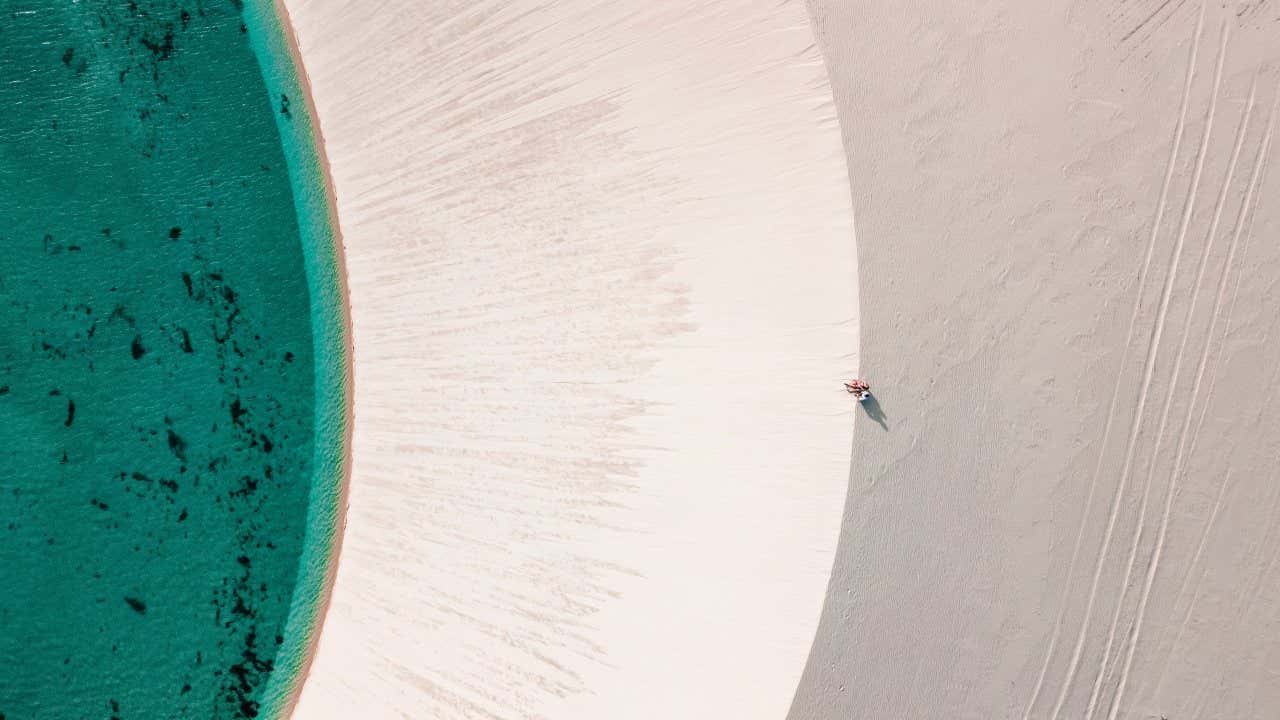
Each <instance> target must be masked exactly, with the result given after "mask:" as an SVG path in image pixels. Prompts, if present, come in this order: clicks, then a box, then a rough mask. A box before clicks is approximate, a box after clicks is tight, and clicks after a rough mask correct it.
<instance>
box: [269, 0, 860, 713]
mask: <svg viewBox="0 0 1280 720" xmlns="http://www.w3.org/2000/svg"><path fill="white" fill-rule="evenodd" d="M285 5H286V7H287V10H288V13H289V15H290V20H291V22H292V23H293V27H294V29H295V32H296V36H297V39H298V44H299V48H300V56H301V58H302V63H303V65H304V67H305V70H306V72H307V75H308V76H309V80H310V84H311V87H312V90H313V99H314V101H315V106H316V109H317V113H318V117H319V125H320V129H321V131H322V133H323V135H324V138H325V152H326V154H327V157H328V159H329V162H330V169H331V173H332V177H333V182H334V187H335V191H336V197H337V211H338V216H339V223H340V226H341V231H342V235H343V238H344V242H345V251H346V264H347V269H348V272H349V278H348V280H349V288H350V300H351V317H352V327H353V333H354V344H355V356H354V358H355V359H354V375H355V382H354V388H355V410H354V431H353V433H354V434H353V458H352V473H351V484H350V490H349V493H350V495H349V502H350V505H349V511H348V514H347V518H346V533H345V536H344V539H343V546H342V551H341V557H340V561H339V566H338V571H337V577H336V581H335V584H334V588H333V595H332V603H331V606H330V609H329V612H328V614H327V617H326V619H325V621H324V626H323V632H322V634H321V636H320V640H319V644H318V650H317V654H316V656H315V659H314V662H313V664H312V666H311V673H310V678H309V680H308V681H307V683H306V685H305V686H304V688H303V690H302V694H301V698H300V700H299V702H298V705H297V710H296V713H295V717H297V718H302V719H304V720H310V719H313V718H344V719H346V718H359V717H365V718H399V717H404V718H439V719H448V718H556V719H557V720H560V719H565V718H583V719H587V718H589V719H591V720H598V719H600V718H611V719H614V720H626V719H628V718H712V717H725V718H735V719H741V720H750V719H752V718H762V719H764V718H768V719H771V720H776V719H777V718H781V717H784V716H785V715H786V712H787V708H788V707H789V705H790V703H791V700H792V697H793V694H794V691H795V688H796V686H797V684H798V682H799V679H800V675H801V673H802V670H803V668H804V663H805V660H806V657H807V654H808V652H809V649H810V647H811V643H812V639H813V633H814V631H815V628H816V627H817V622H818V618H819V616H820V613H821V609H822V603H823V596H824V592H825V590H826V586H827V580H828V578H829V576H830V570H831V566H832V562H833V560H834V557H835V549H836V543H837V540H838V537H839V527H840V522H841V508H842V507H843V505H844V500H845V492H846V489H847V487H848V475H847V473H848V461H849V447H850V443H851V439H852V427H853V413H854V407H855V406H854V404H853V403H852V402H851V401H850V399H849V397H848V396H847V395H845V393H843V392H842V391H841V389H840V381H841V380H842V379H843V378H844V377H846V375H847V374H848V373H850V372H851V371H853V370H855V369H856V366H857V338H858V318H857V264H856V257H855V249H854V237H853V217H852V207H851V200H850V196H849V192H848V179H847V178H848V173H847V168H846V166H845V163H844V157H843V152H842V146H841V138H840V131H839V126H838V124H837V122H836V119H835V108H834V106H833V104H832V100H831V91H830V89H829V86H828V85H827V83H826V72H825V68H824V64H823V60H822V58H821V56H820V54H819V51H818V48H817V46H816V44H815V42H814V38H813V33H812V29H811V25H810V24H809V21H808V17H807V14H806V9H805V7H804V6H803V5H802V4H800V3H798V2H792V3H781V4H780V3H777V2H772V1H763V0H762V1H755V0H752V1H749V2H728V1H725V2H701V3H697V4H693V5H686V4H671V5H668V4H664V3H656V4H655V3H648V4H646V3H640V4H637V3H631V2H620V1H619V2H603V1H599V0H591V1H588V0H564V1H562V2H556V3H540V2H532V1H531V0H515V1H513V2H502V3H492V2H479V3H477V2H420V1H418V0H391V1H388V2H379V3H374V4H365V3H359V4H357V3H350V2H339V1H338V0H287V1H286V2H285ZM677 5H678V6H677Z"/></svg>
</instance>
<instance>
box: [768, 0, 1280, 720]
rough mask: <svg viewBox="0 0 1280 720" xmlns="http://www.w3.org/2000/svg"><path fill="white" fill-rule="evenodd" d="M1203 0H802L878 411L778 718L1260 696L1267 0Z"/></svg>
mask: <svg viewBox="0 0 1280 720" xmlns="http://www.w3.org/2000/svg"><path fill="white" fill-rule="evenodd" d="M1228 5H1229V6H1228V7H1222V6H1221V4H1220V3H1216V2H1213V3H1205V4H1203V5H1202V4H1201V3H1200V2H1197V1H1196V0H1171V1H1168V2H1166V1H1164V0H1145V1H1133V2H1127V3H1113V2H1102V1H1101V0H1079V1H1076V2H1065V1H1062V0H1052V1H1046V2H1038V3H1026V2H1013V1H1011V0H997V1H995V2H973V1H967V2H957V3H937V2H925V1H923V0H915V1H913V2H906V3H904V2H901V1H900V0H893V1H881V0H814V2H813V4H812V8H811V9H812V10H813V12H814V16H815V17H816V19H817V23H818V27H819V37H820V41H821V43H822V46H823V48H824V51H825V53H826V54H827V59H828V64H829V66H830V67H831V71H832V83H833V86H834V90H835V95H836V100H837V105H838V108H839V111H840V117H841V121H842V123H843V126H844V133H845V142H846V147H847V151H848V157H849V164H850V175H851V178H852V184H853V195H854V207H855V211H856V212H857V213H858V230H859V260H860V266H861V278H862V302H863V304H862V315H861V321H862V328H863V335H862V340H863V348H862V349H863V354H862V365H863V368H864V371H865V373H866V374H867V375H868V376H869V377H870V378H871V380H872V382H873V384H875V386H876V387H877V389H878V390H879V400H880V402H881V405H882V408H883V411H884V413H885V415H886V416H887V417H886V424H887V430H881V429H879V428H877V427H876V426H875V425H873V424H872V423H870V422H867V421H866V420H865V418H860V419H859V421H858V422H859V427H858V441H857V442H856V447H855V452H854V477H853V484H852V486H851V489H850V497H849V501H848V505H847V508H846V517H845V526H844V530H843V536H842V539H841V547H840V551H839V555H838V559H837V565H836V570H835V573H834V577H833V579H832V591H831V593H830V596H829V598H828V602H827V606H826V609H825V612H824V616H823V621H822V625H821V628H820V630H819V634H818V640H817V642H816V644H815V647H814V651H813V654H812V656H811V659H810V663H809V666H808V668H807V671H806V676H805V679H804V681H803V682H802V685H801V687H800V690H799V693H798V695H797V698H796V702H795V704H794V706H793V710H792V714H791V717H792V718H793V719H795V720H808V719H810V718H814V719H817V718H822V719H826V718H947V719H953V718H975V719H977V718H981V719H983V720H987V719H991V718H1064V719H1065V718H1071V719H1073V720H1074V719H1077V718H1110V719H1114V718H1135V719H1138V718H1158V717H1168V718H1169V719H1170V720H1187V719H1190V718H1231V719H1233V720H1242V719H1247V718H1258V719H1263V718H1276V717H1280V627H1278V626H1277V621H1280V511H1278V508H1280V485H1278V484H1277V478H1276V472H1277V457H1278V456H1280V442H1278V441H1280V432H1278V431H1280V416H1278V415H1280V414H1278V413H1276V412H1275V411H1274V410H1273V405H1272V401H1273V400H1274V399H1275V393H1276V377H1277V370H1276V368H1277V367H1280V332H1277V327H1276V323H1277V322H1278V321H1277V317H1280V312H1277V302H1278V301H1280V297H1278V296H1277V290H1276V285H1275V284H1276V277H1277V262H1280V243H1278V242H1277V241H1278V240H1280V237H1278V233H1280V202H1278V201H1280V192H1278V189H1280V178H1277V177H1276V175H1277V169H1276V166H1277V164H1278V163H1275V162H1269V159H1271V158H1273V157H1274V156H1275V155H1276V153H1277V149H1276V148H1273V147H1270V144H1275V143H1277V142H1280V137H1277V134H1276V133H1274V128H1275V127H1276V125H1277V124H1280V120H1277V119H1276V117H1275V113H1276V103H1277V89H1278V86H1277V83H1278V82H1280V3H1275V2H1267V1H1266V0H1262V1H1261V2H1257V1H1255V2H1238V3H1229V4H1228ZM1269 150H1270V154H1268V151H1269Z"/></svg>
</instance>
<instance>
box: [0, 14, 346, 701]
mask: <svg viewBox="0 0 1280 720" xmlns="http://www.w3.org/2000/svg"><path fill="white" fill-rule="evenodd" d="M0 21H2V22H0V107H3V108H4V109H5V112H4V113H0V304H2V306H3V315H0V578H2V582H0V588H2V589H3V592H0V719H3V720H25V719H26V718H38V719H40V720H44V719H59V718H82V717H83V718H120V720H128V719H130V718H134V719H136V718H237V717H267V716H273V715H276V714H278V713H279V709H280V708H281V707H282V706H283V704H284V703H285V702H286V700H287V697H288V695H289V693H290V691H291V689H292V688H293V687H294V683H295V682H296V674H297V669H298V666H299V663H300V662H301V660H302V658H303V657H304V656H305V651H306V649H307V647H308V644H309V642H310V641H311V638H312V635H313V631H314V627H315V617H316V612H315V611H316V607H317V602H318V600H319V598H320V595H321V586H322V581H323V578H324V575H325V572H326V571H327V570H328V568H329V567H330V565H331V562H332V557H331V556H332V553H331V551H330V548H331V544H332V542H331V541H332V539H333V537H334V535H333V532H334V527H335V525H336V517H337V509H338V504H339V498H340V492H339V488H340V481H341V457H342V450H343V447H342V446H343V433H344V432H345V427H344V425H343V419H342V418H343V406H344V403H345V399H346V390H345V378H344V375H343V373H344V368H345V356H344V348H343V341H344V338H343V330H342V310H341V306H340V304H339V299H340V293H339V285H338V272H337V266H336V261H335V253H334V249H333V236H332V233H331V232H330V226H329V215H328V208H327V207H326V204H325V199H324V193H323V183H322V176H321V174H320V169H319V168H320V165H319V162H318V158H317V157H316V151H315V144H314V143H313V141H312V130H311V125H310V123H311V118H310V116H309V114H308V111H307V109H306V103H305V102H304V101H303V98H302V96H301V94H300V92H299V89H298V83H297V79H296V78H295V77H294V75H293V71H292V66H291V64H290V60H289V57H288V54H287V48H286V46H285V44H284V39H283V35H282V34H281V32H280V28H279V26H278V23H277V20H276V18H275V17H274V16H273V15H272V14H271V10H270V7H269V6H267V5H265V4H261V3H258V4H254V3H250V4H249V5H248V6H247V7H246V6H244V4H243V3H242V2H241V1H240V0H183V1H182V2H165V1H163V0H132V1H130V0H122V1H117V0H99V1H97V2H94V1H91V0H80V1H79V2H75V1H74V0H0Z"/></svg>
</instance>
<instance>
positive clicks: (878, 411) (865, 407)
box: [858, 395, 889, 432]
mask: <svg viewBox="0 0 1280 720" xmlns="http://www.w3.org/2000/svg"><path fill="white" fill-rule="evenodd" d="M858 404H859V405H861V406H862V411H863V412H865V413H866V414H867V417H869V418H871V419H872V420H875V421H876V424H877V425H879V426H880V429H881V430H884V431H885V432H888V431H889V424H888V423H886V422H885V420H887V419H888V416H887V415H885V414H884V409H883V408H881V407H880V401H879V400H876V396H875V395H870V396H868V397H867V399H866V400H862V401H861V402H859V403H858Z"/></svg>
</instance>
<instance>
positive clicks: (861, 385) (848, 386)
mask: <svg viewBox="0 0 1280 720" xmlns="http://www.w3.org/2000/svg"><path fill="white" fill-rule="evenodd" d="M844 389H845V390H848V391H849V394H850V395H853V396H855V397H857V398H858V402H862V401H863V400H866V399H867V398H869V397H871V386H870V385H869V384H867V381H865V380H849V381H846V382H845V384H844Z"/></svg>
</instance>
